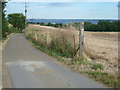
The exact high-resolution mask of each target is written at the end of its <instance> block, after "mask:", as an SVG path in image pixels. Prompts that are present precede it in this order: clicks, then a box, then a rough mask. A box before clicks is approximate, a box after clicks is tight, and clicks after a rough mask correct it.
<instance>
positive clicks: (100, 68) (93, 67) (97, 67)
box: [92, 64, 104, 70]
mask: <svg viewBox="0 0 120 90" xmlns="http://www.w3.org/2000/svg"><path fill="white" fill-rule="evenodd" d="M92 69H94V70H98V69H99V70H103V69H104V67H103V65H102V64H93V65H92Z"/></svg>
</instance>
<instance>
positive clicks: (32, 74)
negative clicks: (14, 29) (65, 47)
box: [2, 34, 105, 88]
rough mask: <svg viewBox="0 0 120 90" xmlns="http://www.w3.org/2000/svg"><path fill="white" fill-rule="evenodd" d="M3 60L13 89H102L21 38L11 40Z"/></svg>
mask: <svg viewBox="0 0 120 90" xmlns="http://www.w3.org/2000/svg"><path fill="white" fill-rule="evenodd" d="M2 57H3V58H2V59H3V61H4V62H5V65H6V66H7V68H8V72H9V75H10V78H11V82H12V86H13V88H105V87H104V86H103V85H101V84H99V83H97V82H95V81H93V80H91V79H89V78H87V77H85V76H83V75H81V74H78V73H75V72H72V71H71V70H70V69H68V68H67V67H65V66H63V65H62V64H60V63H58V62H57V61H56V60H55V59H54V58H52V57H50V56H48V55H46V54H45V53H43V52H41V51H39V50H37V49H36V48H34V47H33V46H32V45H31V43H30V42H29V41H28V40H26V38H25V37H24V35H23V34H14V35H12V36H11V37H10V40H9V41H8V42H7V44H6V46H5V49H4V50H3V52H2ZM3 72H4V70H3ZM4 78H5V77H4ZM4 78H3V80H4Z"/></svg>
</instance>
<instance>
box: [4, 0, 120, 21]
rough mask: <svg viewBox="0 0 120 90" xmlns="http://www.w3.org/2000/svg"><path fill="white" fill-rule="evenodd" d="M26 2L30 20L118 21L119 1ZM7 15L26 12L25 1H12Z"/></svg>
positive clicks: (62, 0) (57, 0)
mask: <svg viewBox="0 0 120 90" xmlns="http://www.w3.org/2000/svg"><path fill="white" fill-rule="evenodd" d="M101 1H102V0H100V1H99V0H96V1H95V0H56V1H55V0H44V1H43V0H34V1H33V0H26V4H27V18H28V19H118V7H119V5H118V1H117V0H104V1H102V2H101ZM6 11H7V12H6V13H7V14H10V13H23V14H24V12H25V0H23V1H22V0H11V1H9V2H8V3H7V6H6Z"/></svg>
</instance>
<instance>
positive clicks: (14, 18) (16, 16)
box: [8, 13, 25, 32]
mask: <svg viewBox="0 0 120 90" xmlns="http://www.w3.org/2000/svg"><path fill="white" fill-rule="evenodd" d="M8 21H9V23H10V24H12V25H13V27H15V28H17V29H18V30H20V31H21V32H22V30H23V29H24V28H25V16H24V15H23V14H22V13H13V14H9V15H8Z"/></svg>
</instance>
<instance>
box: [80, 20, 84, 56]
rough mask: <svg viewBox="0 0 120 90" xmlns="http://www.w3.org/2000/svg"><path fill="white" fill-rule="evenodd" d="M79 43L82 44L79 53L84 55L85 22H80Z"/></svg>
mask: <svg viewBox="0 0 120 90" xmlns="http://www.w3.org/2000/svg"><path fill="white" fill-rule="evenodd" d="M79 44H80V48H79V49H80V50H79V51H80V52H79V55H80V57H83V53H84V51H83V50H84V49H83V48H84V22H81V23H80V30H79Z"/></svg>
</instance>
